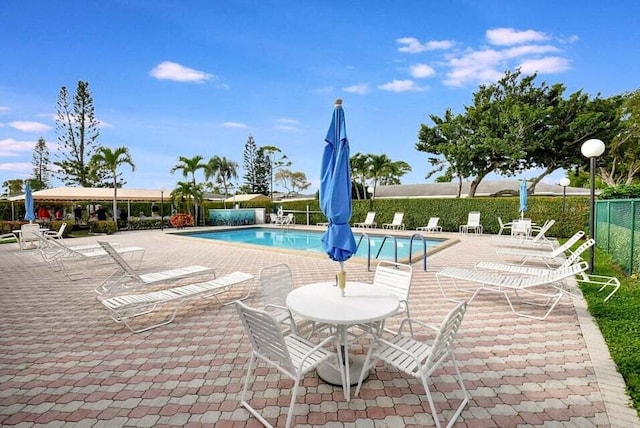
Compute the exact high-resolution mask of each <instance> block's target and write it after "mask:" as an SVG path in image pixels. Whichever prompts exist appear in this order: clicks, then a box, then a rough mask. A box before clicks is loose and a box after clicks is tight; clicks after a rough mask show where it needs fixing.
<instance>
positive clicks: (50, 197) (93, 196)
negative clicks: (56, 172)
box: [9, 187, 171, 202]
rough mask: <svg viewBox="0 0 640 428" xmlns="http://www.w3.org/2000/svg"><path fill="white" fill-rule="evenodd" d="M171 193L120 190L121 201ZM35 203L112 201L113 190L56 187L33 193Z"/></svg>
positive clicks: (21, 197) (157, 198) (156, 198)
mask: <svg viewBox="0 0 640 428" xmlns="http://www.w3.org/2000/svg"><path fill="white" fill-rule="evenodd" d="M170 194H171V192H170V191H166V190H165V191H164V192H161V191H160V190H154V189H118V192H117V198H118V200H119V201H160V200H161V199H162V197H164V198H167V199H168V198H169V195H170ZM9 200H10V201H23V200H24V194H22V195H18V196H12V197H10V198H9ZM33 200H34V201H43V202H44V201H112V200H113V188H109V187H55V188H53V189H44V190H38V191H37V192H33Z"/></svg>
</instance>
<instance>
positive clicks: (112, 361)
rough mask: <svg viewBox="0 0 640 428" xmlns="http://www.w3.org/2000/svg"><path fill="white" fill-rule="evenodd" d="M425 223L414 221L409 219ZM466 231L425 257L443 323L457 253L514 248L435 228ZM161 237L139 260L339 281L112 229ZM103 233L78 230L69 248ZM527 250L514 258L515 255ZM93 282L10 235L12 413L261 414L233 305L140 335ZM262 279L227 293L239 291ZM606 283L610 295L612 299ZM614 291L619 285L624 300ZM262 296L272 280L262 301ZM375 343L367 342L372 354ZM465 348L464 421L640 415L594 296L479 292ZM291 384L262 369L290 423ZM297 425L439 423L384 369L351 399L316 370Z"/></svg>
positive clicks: (6, 397) (4, 347) (50, 418)
mask: <svg viewBox="0 0 640 428" xmlns="http://www.w3.org/2000/svg"><path fill="white" fill-rule="evenodd" d="M407 233H410V232H407ZM434 236H442V237H447V236H451V237H454V238H456V239H459V242H458V243H456V244H455V245H453V246H451V247H449V248H446V249H444V250H442V251H439V252H437V253H435V254H433V255H431V256H430V257H429V258H428V269H427V272H424V271H423V270H422V264H421V263H420V262H418V263H414V264H413V267H414V279H413V285H412V291H411V299H410V307H411V312H412V316H413V317H415V318H418V319H421V320H424V321H427V322H431V323H434V324H438V323H439V322H440V321H441V320H442V318H443V317H444V316H445V314H446V313H447V312H448V311H449V310H450V309H451V308H452V307H453V303H450V302H448V301H447V300H445V299H444V298H443V297H442V294H441V293H440V289H439V286H438V284H437V282H436V280H435V274H436V272H438V271H439V270H441V269H443V268H445V267H448V266H460V267H472V266H473V265H475V263H477V262H478V261H481V260H487V261H505V260H504V259H500V258H499V257H498V255H497V254H496V252H495V246H496V242H495V241H493V240H491V239H490V236H475V235H459V234H450V235H449V234H436V235H434ZM100 238H101V239H104V240H106V241H110V242H118V243H120V244H122V245H136V246H141V247H144V248H145V249H146V252H145V256H144V260H143V262H142V267H141V268H140V269H139V270H140V271H154V270H162V269H168V268H173V267H180V266H185V265H191V264H202V265H205V266H210V267H212V268H214V269H215V270H216V272H217V273H218V274H219V275H221V274H225V273H229V272H232V271H235V270H243V271H246V272H249V273H252V274H254V275H256V276H257V275H258V273H259V272H260V270H261V269H262V268H263V267H265V266H268V265H273V264H276V263H288V264H289V265H290V266H291V268H292V270H293V274H294V280H295V282H296V284H297V285H303V284H305V283H310V282H316V281H321V280H327V279H330V278H333V276H334V274H335V272H336V270H337V265H336V263H335V262H331V261H330V260H327V259H324V258H318V257H308V256H304V255H299V254H296V253H281V252H276V251H271V250H270V249H268V248H264V249H263V248H248V247H244V246H234V245H225V244H221V243H216V242H214V241H206V240H200V239H193V238H187V237H180V236H173V235H170V234H166V233H165V234H163V233H162V232H160V231H158V230H151V231H134V232H125V233H118V234H116V235H112V236H102V237H100ZM95 240H96V237H88V238H76V239H67V240H66V241H65V242H66V243H67V244H68V245H72V244H73V245H82V244H87V243H92V242H95ZM511 261H513V260H511ZM345 267H346V270H347V272H348V278H349V279H350V280H361V281H371V280H372V278H373V267H372V271H371V272H368V271H367V268H366V264H363V263H358V262H351V261H348V262H346V264H345ZM90 273H91V276H92V277H91V279H88V280H78V281H73V282H71V281H68V280H67V279H66V278H65V277H64V276H63V275H62V274H61V273H60V272H52V271H51V269H50V268H49V267H48V265H46V264H44V263H43V262H42V260H39V259H37V258H34V257H33V256H29V255H26V254H21V253H20V251H19V250H18V247H17V244H5V245H0V326H1V333H0V425H1V426H13V425H16V426H25V427H26V426H51V427H54V426H56V427H57V426H73V427H125V426H126V427H152V426H153V427H157V426H214V425H215V426H216V427H217V428H220V427H222V428H224V427H234V428H235V427H259V426H261V425H260V423H259V422H258V421H257V420H256V419H255V418H253V417H252V416H251V415H250V414H249V412H247V411H246V410H245V409H243V408H241V407H239V405H238V393H239V391H240V390H241V388H242V382H243V379H244V375H245V373H246V367H247V364H248V357H249V351H250V347H249V343H248V341H247V338H246V336H245V335H244V332H243V329H242V325H241V323H240V321H239V319H238V316H237V314H236V312H235V308H234V307H233V305H229V306H222V307H221V306H220V305H218V304H217V303H216V302H215V300H207V299H202V300H196V301H193V302H192V303H189V304H186V305H184V306H183V307H182V308H181V309H180V311H179V312H178V314H177V316H176V319H175V320H174V321H173V323H171V324H169V325H166V326H163V327H160V328H157V329H154V330H151V331H149V332H145V333H141V334H133V333H131V332H130V331H129V330H127V329H126V328H125V327H124V326H122V325H121V324H117V323H115V322H114V321H113V320H111V319H110V318H109V316H108V313H107V311H106V310H105V309H104V308H103V307H102V305H101V304H100V303H99V302H97V301H96V298H95V293H94V291H93V289H94V287H95V285H96V283H97V282H98V281H99V280H100V278H101V276H103V275H104V273H105V271H104V270H96V271H91V272H90ZM255 284H256V283H255V282H254V283H248V284H247V286H246V287H245V286H243V287H242V288H239V289H238V290H236V291H234V292H233V294H232V295H231V296H228V297H227V299H232V298H234V297H240V296H241V295H243V293H244V292H246V291H247V289H248V288H249V287H253V286H255ZM604 296H605V295H604V294H603V298H604ZM614 298H615V297H614ZM248 303H249V304H250V305H254V306H259V305H260V304H261V295H260V292H259V290H256V292H255V293H253V294H252V295H251V297H250V298H249V300H248ZM366 344H367V342H366V341H361V342H359V343H358V345H356V346H355V347H354V348H353V352H354V353H356V354H362V353H364V352H366V349H367V346H366ZM456 358H457V360H458V362H459V365H460V370H461V372H462V375H463V379H464V381H465V384H466V386H467V389H468V390H469V393H470V395H471V400H470V402H469V404H468V406H467V407H466V408H465V410H464V411H463V413H462V416H461V418H460V419H458V421H457V423H456V424H455V426H459V427H496V426H498V427H516V426H522V427H525V426H567V427H632V426H640V420H639V419H638V416H637V414H636V412H635V410H634V409H632V408H630V404H629V403H630V401H629V398H628V397H627V395H626V394H625V387H624V382H623V380H622V378H621V376H620V375H619V374H618V373H617V371H616V368H615V366H614V364H613V362H612V361H611V359H610V356H609V353H608V350H607V347H606V345H605V344H604V341H603V339H602V336H601V334H600V332H599V330H598V328H597V326H595V324H594V321H593V319H592V318H591V316H590V315H589V313H588V311H587V310H586V307H585V302H584V301H582V300H578V301H571V300H569V299H568V298H564V299H563V300H562V301H561V303H560V304H559V305H558V307H556V308H555V309H554V311H553V312H552V313H551V315H549V317H548V318H547V320H545V321H536V320H529V319H525V318H521V317H517V316H515V315H514V314H513V313H512V312H511V310H510V309H509V307H508V305H507V303H506V301H505V299H504V298H503V297H501V296H499V295H496V294H493V293H481V294H479V295H478V297H477V298H476V299H475V300H474V301H473V302H472V303H471V304H470V306H469V308H468V311H467V314H466V316H465V319H464V322H463V324H462V326H461V329H460V331H459V334H458V339H457V346H456ZM450 369H451V367H450V366H449V365H446V366H445V368H444V369H442V370H439V371H437V372H436V376H435V377H434V378H433V384H434V389H435V391H436V392H435V393H433V395H434V399H435V401H436V405H437V406H438V408H439V409H441V410H444V412H445V414H446V413H447V411H446V409H450V408H451V406H452V405H453V404H454V403H448V402H447V400H446V399H445V395H443V394H442V393H446V394H447V396H449V391H450V390H451V389H453V388H454V387H455V384H454V380H453V379H452V377H451V376H450V375H449V373H450ZM291 386H292V382H291V381H288V380H281V378H280V376H279V375H278V374H277V372H276V371H275V370H267V369H261V370H260V371H259V379H258V382H257V383H256V384H255V385H254V389H255V393H254V401H253V402H252V403H253V404H254V407H256V408H259V409H261V412H262V413H263V415H264V416H265V417H266V418H267V419H268V420H269V421H270V422H271V423H273V424H274V425H277V426H282V425H283V424H284V420H285V418H286V411H287V406H288V402H289V399H290V388H291ZM297 403H298V404H297V405H296V408H295V412H294V415H295V425H296V426H298V427H365V428H367V427H372V428H373V427H383V426H384V427H392V428H393V427H424V426H431V425H432V424H433V421H432V419H431V415H430V412H429V406H428V403H427V401H426V396H425V395H424V393H423V390H422V386H421V385H420V383H419V382H418V381H416V380H415V379H413V378H409V377H407V376H405V375H402V374H400V373H398V372H397V371H395V370H391V369H389V370H387V369H384V368H383V367H382V366H379V367H378V370H377V371H376V372H372V374H371V375H370V377H369V379H368V380H367V382H366V383H365V384H364V386H363V389H362V391H361V394H360V397H352V399H351V401H350V402H346V401H345V400H344V398H343V396H342V390H341V388H339V387H334V386H331V385H327V384H325V383H323V382H321V381H319V379H318V378H317V376H316V375H315V373H311V374H309V375H307V377H305V379H304V380H303V383H302V387H301V391H300V395H299V399H298V402H297Z"/></svg>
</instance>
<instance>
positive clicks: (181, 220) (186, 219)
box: [169, 213, 195, 229]
mask: <svg viewBox="0 0 640 428" xmlns="http://www.w3.org/2000/svg"><path fill="white" fill-rule="evenodd" d="M169 223H171V226H173V227H175V228H177V229H181V228H183V227H185V226H193V225H194V224H195V220H194V219H193V216H192V215H191V214H182V213H178V214H174V215H172V216H171V218H170V219H169Z"/></svg>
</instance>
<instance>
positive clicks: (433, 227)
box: [416, 217, 442, 232]
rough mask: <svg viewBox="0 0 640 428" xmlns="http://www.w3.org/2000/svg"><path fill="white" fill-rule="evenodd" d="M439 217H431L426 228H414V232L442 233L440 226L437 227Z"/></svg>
mask: <svg viewBox="0 0 640 428" xmlns="http://www.w3.org/2000/svg"><path fill="white" fill-rule="evenodd" d="M438 222H440V217H431V218H430V219H429V222H428V223H427V225H426V226H420V227H416V230H419V231H422V232H442V226H438Z"/></svg>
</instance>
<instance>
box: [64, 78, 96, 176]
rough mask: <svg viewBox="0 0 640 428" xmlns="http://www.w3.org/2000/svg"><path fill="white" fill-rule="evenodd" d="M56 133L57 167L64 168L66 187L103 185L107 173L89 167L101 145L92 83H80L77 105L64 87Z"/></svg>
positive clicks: (76, 95) (77, 89) (75, 99)
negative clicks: (90, 84) (57, 145)
mask: <svg viewBox="0 0 640 428" xmlns="http://www.w3.org/2000/svg"><path fill="white" fill-rule="evenodd" d="M56 132H57V134H58V142H59V143H60V148H61V151H60V154H59V156H58V158H59V160H58V161H56V162H54V165H56V166H58V167H59V168H60V179H61V180H62V181H63V182H64V183H65V184H79V185H80V186H82V187H93V186H97V185H102V184H103V183H104V181H105V177H106V172H105V171H104V170H97V171H92V170H91V169H90V167H89V160H90V159H91V157H92V156H93V154H94V153H95V152H96V151H97V150H98V149H100V147H101V145H100V143H99V142H98V137H99V136H100V129H99V128H98V120H97V119H96V117H95V113H94V107H93V97H92V96H91V91H90V90H89V83H88V82H83V81H78V86H77V88H76V94H75V96H74V97H73V103H71V102H70V100H69V93H68V91H67V88H66V87H65V86H63V87H61V88H60V92H59V94H58V101H57V115H56Z"/></svg>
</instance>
